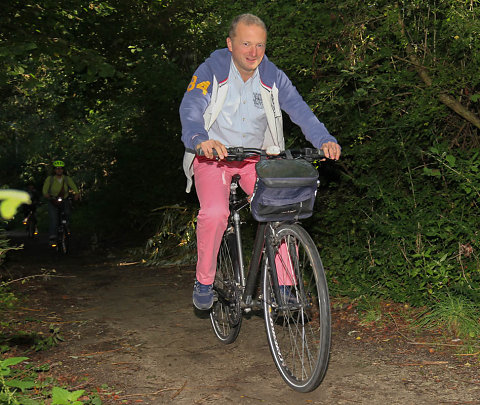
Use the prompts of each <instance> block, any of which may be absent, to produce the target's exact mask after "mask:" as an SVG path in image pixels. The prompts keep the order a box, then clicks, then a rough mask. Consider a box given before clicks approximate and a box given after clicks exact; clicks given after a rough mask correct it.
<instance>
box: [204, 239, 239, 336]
mask: <svg viewBox="0 0 480 405" xmlns="http://www.w3.org/2000/svg"><path fill="white" fill-rule="evenodd" d="M238 265H239V264H238V252H237V246H236V244H235V235H234V234H233V231H232V230H227V231H225V234H224V235H223V237H222V242H221V245H220V249H219V252H218V256H217V271H216V274H215V281H214V283H213V288H214V291H215V295H216V299H215V301H214V303H213V307H212V309H211V310H210V321H211V323H212V328H213V331H214V332H215V335H216V336H217V338H218V339H219V340H220V341H221V342H222V343H224V344H230V343H233V342H234V341H235V340H236V339H237V336H238V334H239V332H240V327H241V326H242V310H241V308H240V291H239V289H238V285H239V283H238V274H239V272H238Z"/></svg>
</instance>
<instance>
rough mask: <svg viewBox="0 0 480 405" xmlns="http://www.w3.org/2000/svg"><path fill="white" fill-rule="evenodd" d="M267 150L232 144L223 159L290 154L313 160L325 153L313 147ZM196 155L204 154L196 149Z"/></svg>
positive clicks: (272, 156) (276, 156) (236, 159)
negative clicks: (272, 151) (271, 151)
mask: <svg viewBox="0 0 480 405" xmlns="http://www.w3.org/2000/svg"><path fill="white" fill-rule="evenodd" d="M269 152H270V151H269V150H265V149H258V148H244V147H243V146H234V147H230V148H227V156H226V157H225V160H228V161H241V160H245V159H247V158H249V157H254V156H260V157H266V158H267V159H278V158H281V159H288V158H289V157H290V156H291V157H292V158H294V159H298V158H302V159H305V160H308V161H314V160H317V159H324V158H325V153H324V152H323V150H322V149H315V148H300V149H287V150H284V151H278V152H277V151H275V152H274V153H269ZM196 154H197V155H198V156H204V153H203V150H202V149H198V150H197V151H196ZM213 154H214V155H215V156H217V155H218V154H217V151H216V150H215V149H213Z"/></svg>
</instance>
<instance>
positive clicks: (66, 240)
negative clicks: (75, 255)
mask: <svg viewBox="0 0 480 405" xmlns="http://www.w3.org/2000/svg"><path fill="white" fill-rule="evenodd" d="M58 248H59V252H60V253H62V254H64V255H66V254H67V253H68V252H69V251H70V235H69V234H68V230H67V229H66V228H65V227H63V231H62V234H61V235H60V241H59V243H58Z"/></svg>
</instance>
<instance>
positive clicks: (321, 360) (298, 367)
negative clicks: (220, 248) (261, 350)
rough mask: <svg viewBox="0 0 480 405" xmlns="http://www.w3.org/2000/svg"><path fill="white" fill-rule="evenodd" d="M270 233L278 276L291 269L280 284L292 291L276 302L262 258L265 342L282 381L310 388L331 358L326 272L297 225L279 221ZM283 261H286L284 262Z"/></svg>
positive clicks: (305, 389)
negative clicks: (289, 273) (288, 279)
mask: <svg viewBox="0 0 480 405" xmlns="http://www.w3.org/2000/svg"><path fill="white" fill-rule="evenodd" d="M274 232H275V236H274V238H273V252H274V254H275V256H274V257H276V259H275V262H276V264H277V274H279V273H278V272H279V270H280V271H281V269H279V267H280V266H283V267H284V268H286V267H289V268H290V269H292V268H293V269H294V271H295V272H294V273H293V274H294V277H291V279H293V281H290V282H288V281H286V279H287V278H284V279H283V280H281V277H279V284H282V283H283V284H282V285H288V284H289V283H290V284H292V285H291V286H289V287H288V288H286V287H283V288H284V289H285V291H290V293H291V295H290V296H288V297H286V298H285V297H283V298H282V300H281V304H280V305H279V304H277V303H276V299H275V294H274V292H273V285H272V276H271V271H272V270H271V266H270V264H269V261H268V258H265V261H264V269H263V297H264V300H263V310H264V317H265V327H266V332H267V339H268V344H269V346H270V351H271V353H272V356H273V359H274V362H275V365H276V367H277V369H278V371H279V372H280V375H281V376H282V378H283V379H284V381H285V382H286V383H287V384H288V385H289V386H290V387H291V388H293V389H294V390H296V391H299V392H310V391H313V390H314V389H316V388H317V387H318V386H319V385H320V384H321V382H322V380H323V378H324V376H325V374H326V371H327V368H328V361H329V356H330V339H331V319H330V300H329V296H328V286H327V281H326V278H325V272H324V269H323V264H322V261H321V258H320V255H319V253H318V250H317V248H316V246H315V243H314V242H313V240H312V238H311V237H310V235H309V234H308V233H307V232H306V231H305V230H304V229H303V228H302V227H301V226H299V225H297V224H282V225H280V226H279V227H278V228H277V229H276V230H275V231H274ZM282 243H284V244H285V245H283V246H285V247H287V248H286V249H284V248H283V247H282V249H283V252H284V253H282V254H283V257H281V254H280V253H278V251H279V249H280V245H281V244H282ZM287 252H288V253H287ZM277 258H278V259H277ZM287 262H290V263H291V264H290V265H289V266H287V264H286V263H287ZM286 271H287V272H288V271H289V270H286ZM291 273H292V272H291ZM295 280H302V281H303V283H298V282H296V281H295ZM284 295H287V294H284ZM290 297H294V298H290Z"/></svg>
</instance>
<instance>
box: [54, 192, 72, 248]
mask: <svg viewBox="0 0 480 405" xmlns="http://www.w3.org/2000/svg"><path fill="white" fill-rule="evenodd" d="M52 202H53V203H54V204H55V205H56V207H57V215H58V216H57V239H56V240H55V241H53V242H52V243H51V247H52V248H55V249H56V251H57V252H58V253H62V254H65V255H66V254H67V253H68V252H69V250H70V227H69V223H68V218H67V215H66V213H65V205H66V204H70V203H71V197H67V198H62V197H56V198H54V199H52Z"/></svg>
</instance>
